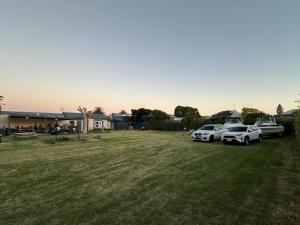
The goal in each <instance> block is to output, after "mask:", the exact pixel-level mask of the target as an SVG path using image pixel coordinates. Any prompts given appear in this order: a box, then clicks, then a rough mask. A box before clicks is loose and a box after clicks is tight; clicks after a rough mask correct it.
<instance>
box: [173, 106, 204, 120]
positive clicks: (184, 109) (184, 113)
mask: <svg viewBox="0 0 300 225" xmlns="http://www.w3.org/2000/svg"><path fill="white" fill-rule="evenodd" d="M174 115H175V116H176V117H184V118H200V117H201V116H200V113H199V111H198V109H197V108H193V107H189V106H180V105H178V106H176V108H175V109H174Z"/></svg>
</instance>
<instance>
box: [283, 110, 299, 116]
mask: <svg viewBox="0 0 300 225" xmlns="http://www.w3.org/2000/svg"><path fill="white" fill-rule="evenodd" d="M298 110H299V109H290V110H288V111H286V112H284V113H282V114H281V115H282V116H291V115H293V114H294V113H295V112H297V111H298Z"/></svg>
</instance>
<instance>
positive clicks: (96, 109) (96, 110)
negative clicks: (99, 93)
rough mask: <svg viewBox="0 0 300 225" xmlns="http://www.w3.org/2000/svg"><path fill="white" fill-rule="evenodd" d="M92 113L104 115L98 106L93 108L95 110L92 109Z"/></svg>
mask: <svg viewBox="0 0 300 225" xmlns="http://www.w3.org/2000/svg"><path fill="white" fill-rule="evenodd" d="M93 113H95V114H104V110H103V108H102V107H100V106H97V107H95V109H94V112H93Z"/></svg>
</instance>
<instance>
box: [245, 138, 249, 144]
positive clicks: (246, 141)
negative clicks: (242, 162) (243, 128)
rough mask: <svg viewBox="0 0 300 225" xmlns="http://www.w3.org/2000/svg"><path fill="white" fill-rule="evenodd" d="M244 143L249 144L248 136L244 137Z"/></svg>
mask: <svg viewBox="0 0 300 225" xmlns="http://www.w3.org/2000/svg"><path fill="white" fill-rule="evenodd" d="M244 144H245V145H249V144H250V141H249V137H245V140H244Z"/></svg>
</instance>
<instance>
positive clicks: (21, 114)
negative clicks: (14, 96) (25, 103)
mask: <svg viewBox="0 0 300 225" xmlns="http://www.w3.org/2000/svg"><path fill="white" fill-rule="evenodd" d="M2 114H4V115H8V116H9V117H14V118H35V119H64V118H65V117H64V115H63V114H61V113H45V112H17V111H3V112H2Z"/></svg>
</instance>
